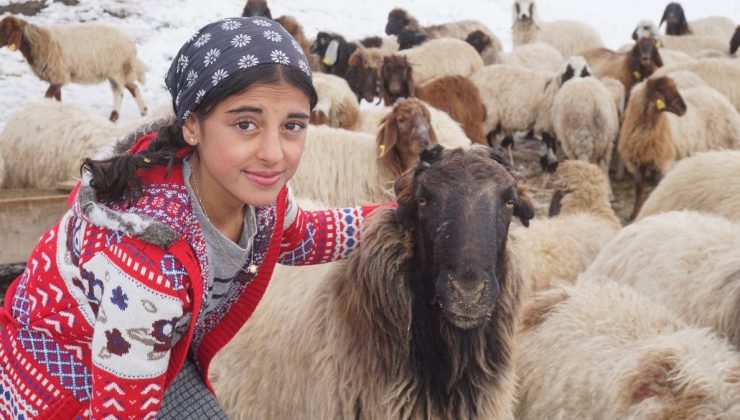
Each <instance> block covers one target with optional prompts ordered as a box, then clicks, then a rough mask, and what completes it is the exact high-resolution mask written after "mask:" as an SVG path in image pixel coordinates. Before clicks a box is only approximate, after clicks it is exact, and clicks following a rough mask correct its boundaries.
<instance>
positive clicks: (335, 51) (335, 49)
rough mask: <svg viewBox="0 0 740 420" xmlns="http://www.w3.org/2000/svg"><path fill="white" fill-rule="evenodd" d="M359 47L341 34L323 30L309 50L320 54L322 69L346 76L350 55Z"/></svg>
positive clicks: (325, 71)
mask: <svg viewBox="0 0 740 420" xmlns="http://www.w3.org/2000/svg"><path fill="white" fill-rule="evenodd" d="M357 48H358V46H357V43H354V42H347V40H346V39H344V37H343V36H341V35H339V34H335V33H329V32H323V31H322V32H319V33H318V34H317V35H316V40H315V41H314V42H313V44H311V48H310V50H309V51H310V52H311V53H312V54H316V55H318V56H319V59H320V69H321V71H323V72H324V73H329V74H335V75H337V76H339V77H344V75H345V73H347V67H348V65H349V64H348V63H349V56H350V55H352V53H353V52H354V51H355V50H356V49H357Z"/></svg>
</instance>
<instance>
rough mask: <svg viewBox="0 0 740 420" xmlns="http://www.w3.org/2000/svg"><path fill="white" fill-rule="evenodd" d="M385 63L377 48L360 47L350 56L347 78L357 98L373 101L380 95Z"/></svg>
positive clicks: (345, 76) (345, 75)
mask: <svg viewBox="0 0 740 420" xmlns="http://www.w3.org/2000/svg"><path fill="white" fill-rule="evenodd" d="M382 64H383V56H382V54H379V53H378V51H377V50H369V49H366V48H358V49H357V50H355V52H353V53H352V55H350V56H349V62H348V66H347V72H346V73H345V74H344V78H345V80H347V83H348V84H349V87H350V89H352V92H354V93H355V95H357V99H358V100H361V99H364V100H366V101H368V102H373V100H374V99H375V97H376V96H378V92H379V88H378V84H379V80H380V66H381V65H382Z"/></svg>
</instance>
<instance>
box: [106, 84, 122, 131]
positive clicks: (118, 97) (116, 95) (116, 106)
mask: <svg viewBox="0 0 740 420" xmlns="http://www.w3.org/2000/svg"><path fill="white" fill-rule="evenodd" d="M109 81H110V87H111V89H113V111H111V113H110V120H111V121H112V122H116V121H118V112H119V110H120V109H121V102H122V101H123V89H121V85H120V84H118V83H117V82H116V81H115V80H109Z"/></svg>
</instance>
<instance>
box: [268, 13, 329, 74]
mask: <svg viewBox="0 0 740 420" xmlns="http://www.w3.org/2000/svg"><path fill="white" fill-rule="evenodd" d="M267 13H269V9H268V12H267ZM268 17H269V16H268ZM275 22H277V23H279V24H280V25H281V26H282V27H283V28H285V30H286V31H288V33H289V34H290V35H291V36H293V38H295V40H296V42H298V45H300V46H301V50H303V54H305V55H306V59H307V60H308V63H309V66H310V67H311V69H312V70H318V69H319V68H320V65H319V60H318V58H317V56H316V55H315V54H311V44H312V41H310V40H309V39H308V38H307V37H306V34H305V33H304V32H303V27H302V26H301V24H300V23H298V20H296V18H294V17H293V16H290V15H282V16H278V17H276V18H275Z"/></svg>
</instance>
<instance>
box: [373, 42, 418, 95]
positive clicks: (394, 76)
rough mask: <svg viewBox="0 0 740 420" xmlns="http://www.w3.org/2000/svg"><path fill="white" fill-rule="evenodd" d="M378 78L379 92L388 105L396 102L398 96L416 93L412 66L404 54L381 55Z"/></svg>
mask: <svg viewBox="0 0 740 420" xmlns="http://www.w3.org/2000/svg"><path fill="white" fill-rule="evenodd" d="M380 79H381V83H380V84H381V88H380V93H381V95H382V96H383V101H385V104H386V105H388V106H390V105H392V104H393V103H394V102H396V100H397V99H398V98H405V97H408V96H414V95H415V94H416V87H415V86H414V79H413V71H412V67H411V64H410V63H409V62H408V60H407V59H406V57H405V56H402V55H388V56H385V57H383V65H382V66H381V67H380Z"/></svg>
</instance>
